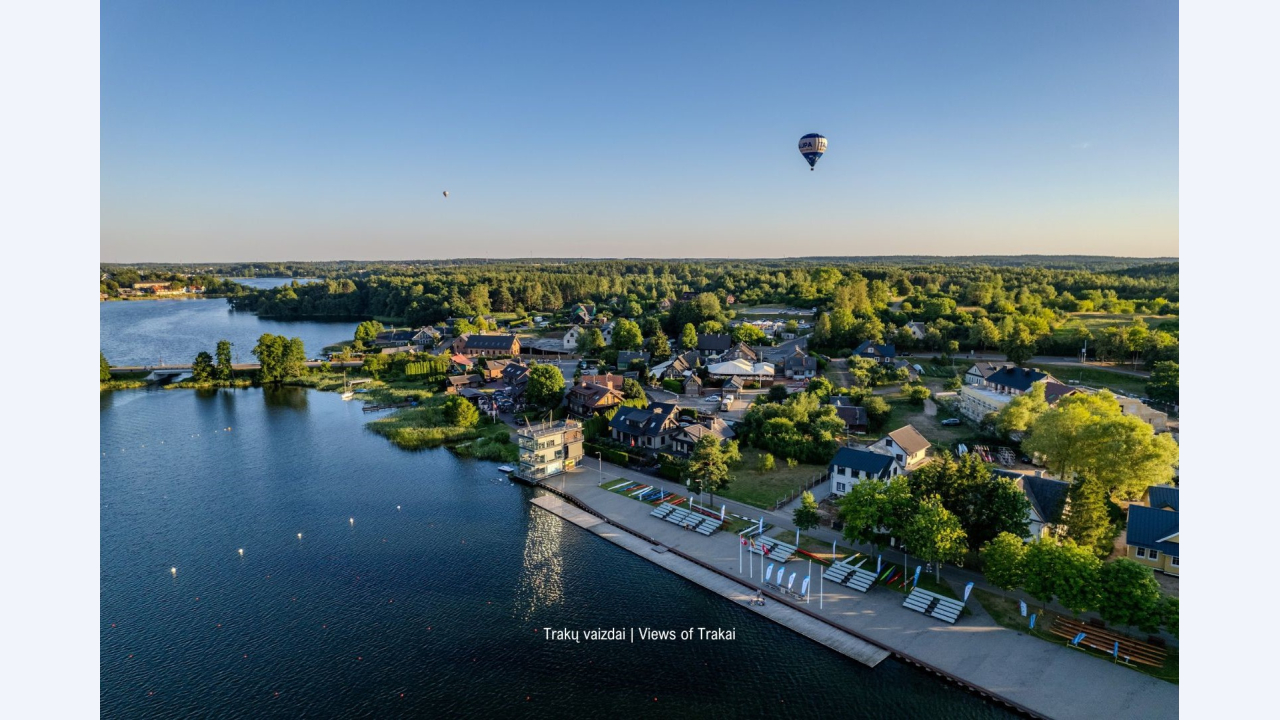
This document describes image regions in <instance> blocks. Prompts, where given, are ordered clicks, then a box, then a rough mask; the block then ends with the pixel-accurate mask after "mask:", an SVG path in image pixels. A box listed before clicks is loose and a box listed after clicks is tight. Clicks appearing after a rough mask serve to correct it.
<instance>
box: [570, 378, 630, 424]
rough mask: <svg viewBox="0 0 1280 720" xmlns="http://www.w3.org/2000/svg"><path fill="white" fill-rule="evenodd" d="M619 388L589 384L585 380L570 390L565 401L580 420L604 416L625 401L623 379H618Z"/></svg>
mask: <svg viewBox="0 0 1280 720" xmlns="http://www.w3.org/2000/svg"><path fill="white" fill-rule="evenodd" d="M618 379H619V383H618V386H617V387H614V386H613V385H604V384H599V383H594V382H588V381H587V380H586V378H583V379H582V380H581V381H580V382H578V383H577V384H575V385H574V386H573V387H571V388H569V392H568V393H567V394H566V396H565V400H566V402H567V403H568V406H569V413H570V414H572V415H575V416H577V417H580V418H591V417H595V416H596V415H602V414H604V413H605V412H607V411H608V410H610V409H611V408H616V407H618V406H619V405H621V404H622V401H623V400H625V399H626V398H624V397H623V396H622V390H621V389H620V388H621V379H622V378H621V377H619V378H618Z"/></svg>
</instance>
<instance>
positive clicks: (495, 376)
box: [476, 360, 507, 383]
mask: <svg viewBox="0 0 1280 720" xmlns="http://www.w3.org/2000/svg"><path fill="white" fill-rule="evenodd" d="M505 362H507V361H506V360H490V361H489V362H488V363H487V364H486V365H485V366H484V367H482V368H478V369H477V370H476V372H477V373H479V375H480V379H481V380H482V381H484V382H487V383H488V382H497V381H498V380H501V379H502V369H503V365H502V363H505Z"/></svg>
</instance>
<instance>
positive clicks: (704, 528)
mask: <svg viewBox="0 0 1280 720" xmlns="http://www.w3.org/2000/svg"><path fill="white" fill-rule="evenodd" d="M720 525H721V522H720V521H719V520H716V519H711V520H705V521H703V523H702V524H701V525H699V526H698V529H697V532H698V534H700V535H710V534H711V533H713V532H715V531H717V530H719V529H720Z"/></svg>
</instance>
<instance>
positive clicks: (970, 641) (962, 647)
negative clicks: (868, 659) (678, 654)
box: [549, 462, 1178, 720]
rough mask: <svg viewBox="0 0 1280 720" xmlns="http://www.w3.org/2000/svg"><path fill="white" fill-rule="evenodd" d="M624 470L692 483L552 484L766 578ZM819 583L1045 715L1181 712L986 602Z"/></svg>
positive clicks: (827, 533) (972, 677)
mask: <svg viewBox="0 0 1280 720" xmlns="http://www.w3.org/2000/svg"><path fill="white" fill-rule="evenodd" d="M598 468H599V469H598ZM600 470H603V473H601V472H600ZM620 477H621V478H626V479H638V480H643V481H644V482H646V483H648V484H651V485H652V484H657V485H659V486H661V487H665V488H668V489H671V490H682V489H683V488H682V487H681V486H679V485H678V484H674V483H668V482H665V481H662V480H659V479H656V478H652V477H649V476H646V475H641V474H639V473H633V472H631V471H628V470H625V469H623V468H618V467H616V466H613V465H609V464H603V465H598V464H597V463H592V462H588V463H587V464H586V465H585V466H584V467H582V468H579V469H578V470H577V471H576V472H573V473H569V474H566V475H562V476H559V477H556V478H554V479H553V481H552V482H551V483H549V484H552V485H555V486H556V487H563V488H564V490H565V491H566V492H569V493H571V494H573V495H575V496H576V497H578V498H579V499H581V500H582V501H584V502H585V503H586V504H587V505H589V506H590V507H592V508H593V509H595V510H597V511H598V512H601V513H603V514H605V515H607V516H609V517H611V518H615V519H616V520H617V521H618V522H621V523H623V524H625V525H627V526H629V527H632V528H634V529H636V530H637V531H639V532H642V533H645V534H647V535H650V536H651V537H653V538H654V539H656V540H658V541H659V542H662V543H664V544H666V545H668V546H669V547H674V548H678V549H679V550H681V551H682V552H685V553H688V554H689V555H692V556H694V557H697V558H698V559H699V560H701V561H703V562H706V563H708V564H711V565H714V566H717V567H720V568H722V569H724V570H726V571H729V572H736V573H739V574H740V576H743V577H748V578H749V582H753V583H756V584H758V581H759V579H760V577H759V576H760V566H759V559H757V560H756V563H755V564H754V565H751V566H750V568H749V569H748V566H747V564H746V563H745V562H742V563H741V564H740V560H739V555H740V549H741V545H740V544H739V543H738V539H737V537H736V536H734V535H729V534H726V533H717V534H716V535H714V536H711V537H704V536H702V535H698V534H697V533H694V532H689V531H687V530H683V529H681V528H679V527H676V526H675V525H673V524H671V523H668V522H665V521H663V520H658V519H657V518H654V517H652V516H650V515H649V511H650V510H651V509H652V508H651V507H650V506H649V505H647V504H645V503H641V502H638V501H636V500H632V499H631V498H628V497H625V496H622V495H618V494H617V493H612V492H609V491H607V490H605V489H603V488H601V487H599V486H598V483H600V482H601V481H602V480H607V481H612V480H615V479H617V478H620ZM722 502H723V503H724V504H725V505H726V506H727V507H728V511H729V512H732V513H736V514H740V515H743V516H746V517H761V516H763V517H764V519H765V522H766V523H772V524H774V525H776V526H778V527H781V528H784V529H793V526H792V525H791V524H790V519H789V518H787V517H784V516H783V515H782V514H779V513H769V512H764V511H761V510H757V509H755V508H749V507H747V506H743V505H741V504H739V503H734V502H732V501H722V500H719V499H717V500H716V502H715V504H716V505H720V504H721V503H722ZM806 534H808V535H810V536H811V537H815V538H817V539H820V540H822V539H829V538H831V537H834V536H835V533H834V532H833V531H831V530H826V529H818V530H813V531H808V532H806ZM744 558H745V556H744ZM787 565H788V567H789V570H788V573H790V572H795V573H797V579H796V582H797V583H798V582H801V578H803V577H804V576H805V575H807V574H810V572H812V578H813V579H812V581H811V582H812V583H814V584H819V577H820V576H821V573H822V568H821V566H818V567H814V568H812V570H810V567H809V563H808V562H807V561H806V562H801V561H792V562H790V563H788V564H787ZM957 572H958V571H953V570H952V569H951V568H947V570H946V575H947V576H948V577H953V576H954V575H956V573H957ZM962 582H963V581H962ZM810 587H811V594H812V595H813V598H812V600H811V602H810V604H809V609H811V610H814V611H815V612H818V613H819V614H821V615H822V616H823V617H824V618H827V619H829V620H832V621H833V622H836V623H840V624H844V625H846V626H847V627H849V628H850V629H852V630H854V631H856V632H858V633H860V634H862V635H864V636H866V637H869V638H871V639H872V640H875V641H877V642H880V643H883V644H885V645H887V646H889V647H893V648H896V649H897V650H899V651H901V652H903V653H906V654H909V655H911V656H914V657H916V658H919V659H920V660H922V661H924V662H926V663H929V664H931V665H934V666H936V667H938V668H941V669H943V670H945V671H947V672H949V673H952V674H953V675H956V676H957V677H960V678H963V679H964V680H965V681H967V682H970V683H972V684H974V685H976V686H978V687H982V688H986V689H988V690H990V691H992V692H995V693H999V694H1000V695H1003V696H1005V697H1008V698H1009V699H1011V700H1013V701H1015V702H1018V703H1020V704H1022V705H1025V706H1027V707H1029V708H1032V709H1033V710H1035V711H1036V712H1039V713H1042V714H1044V715H1047V716H1050V717H1055V718H1081V719H1082V720H1083V719H1085V718H1090V719H1091V718H1099V717H1106V718H1164V717H1176V716H1177V714H1178V688H1177V686H1175V685H1171V684H1169V683H1166V682H1164V681H1161V680H1157V679H1156V678H1153V677H1150V676H1148V675H1143V674H1141V673H1138V672H1135V671H1133V670H1130V669H1128V668H1124V667H1119V666H1116V665H1113V664H1111V663H1108V662H1106V661H1105V660H1102V659H1099V658H1096V657H1091V656H1089V655H1085V654H1084V653H1080V652H1076V651H1072V650H1069V649H1066V648H1064V647H1062V646H1060V645H1056V644H1054V643H1050V642H1046V641H1044V640H1040V639H1037V638H1032V637H1028V636H1025V635H1022V634H1021V633H1018V632H1015V631H1013V630H1009V629H1007V628H1004V627H1001V626H1000V625H997V624H996V623H995V622H994V621H993V620H991V619H990V618H989V617H988V616H987V615H986V613H985V612H983V611H982V609H981V606H980V605H979V604H978V603H976V602H974V603H970V605H969V607H970V609H971V610H972V611H973V613H974V614H973V615H967V616H963V617H962V618H961V619H960V621H959V622H957V623H956V624H955V625H954V626H951V625H946V624H944V623H942V622H940V621H938V620H935V619H932V618H929V617H926V616H924V615H922V614H919V613H915V612H911V611H909V610H907V609H905V608H903V607H901V605H902V599H903V598H902V595H901V594H899V593H896V592H894V591H891V590H889V589H888V588H885V587H883V586H876V587H874V588H873V589H872V590H871V591H870V592H869V593H867V594H865V595H864V594H862V593H858V592H856V591H854V590H852V589H849V588H844V587H839V588H833V587H832V586H831V585H830V584H827V583H821V584H820V588H821V591H822V593H823V594H822V599H821V601H820V603H821V606H822V607H821V609H819V604H820V603H819V600H818V595H817V591H813V585H811V586H810Z"/></svg>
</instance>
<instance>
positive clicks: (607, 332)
mask: <svg viewBox="0 0 1280 720" xmlns="http://www.w3.org/2000/svg"><path fill="white" fill-rule="evenodd" d="M617 325H618V321H617V320H610V321H609V322H607V323H605V324H604V325H601V326H600V335H601V337H603V338H604V344H605V345H611V344H613V328H614V327H616V326H617ZM619 367H621V365H619Z"/></svg>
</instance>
